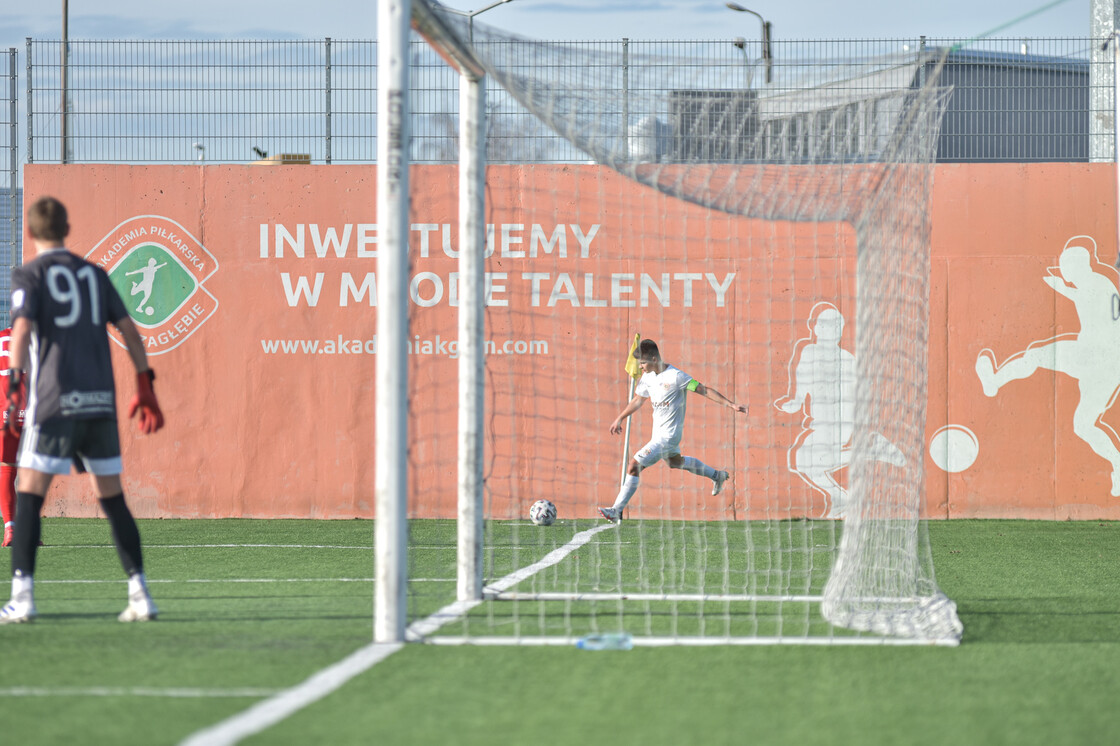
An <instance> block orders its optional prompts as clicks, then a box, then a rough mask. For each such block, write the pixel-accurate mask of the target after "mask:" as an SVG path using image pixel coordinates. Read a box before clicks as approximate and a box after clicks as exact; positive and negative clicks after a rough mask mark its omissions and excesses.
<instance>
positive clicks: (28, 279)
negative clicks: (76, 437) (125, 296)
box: [11, 249, 128, 425]
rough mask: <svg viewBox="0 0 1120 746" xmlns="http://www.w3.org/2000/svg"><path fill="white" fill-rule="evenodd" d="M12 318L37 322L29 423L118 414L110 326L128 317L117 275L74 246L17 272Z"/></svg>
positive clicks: (43, 255)
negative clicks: (116, 283)
mask: <svg viewBox="0 0 1120 746" xmlns="http://www.w3.org/2000/svg"><path fill="white" fill-rule="evenodd" d="M11 313H12V318H24V319H28V320H30V321H31V322H32V331H31V354H30V357H31V382H30V385H29V386H28V402H27V415H26V419H27V421H28V422H33V423H35V424H37V425H38V424H42V423H44V422H46V421H47V420H50V419H52V418H55V417H63V418H68V419H89V418H93V417H116V411H117V410H116V389H115V386H114V384H113V364H112V360H111V358H110V357H109V334H108V332H107V331H106V329H105V325H106V324H107V323H110V322H111V323H116V322H118V321H120V320H121V319H123V318H124V317H125V316H127V315H128V310H127V309H126V308H125V306H124V301H122V300H121V296H120V294H119V293H117V289H116V288H115V287H113V283H112V282H110V280H109V275H108V274H106V272H105V270H103V269H101V268H100V267H98V266H96V265H94V264H91V263H89V262H87V261H86V260H85V259H82V258H81V257H79V256H77V255H76V254H72V253H70V252H69V251H67V250H66V249H53V250H51V251H46V252H42V253H40V254H39V256H37V257H36V258H35V259H34V260H33V261H31V262H28V263H27V264H25V265H23V266H22V267H17V268H15V269H14V270H12V311H11Z"/></svg>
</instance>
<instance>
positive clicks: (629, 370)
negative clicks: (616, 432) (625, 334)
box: [618, 334, 642, 487]
mask: <svg viewBox="0 0 1120 746" xmlns="http://www.w3.org/2000/svg"><path fill="white" fill-rule="evenodd" d="M641 340H642V335H641V334H635V335H634V341H633V342H631V343H630V353H629V354H628V355H627V356H626V366H625V370H626V378H627V379H629V381H630V384H629V391H628V393H627V394H626V402H627V404H628V403H629V402H630V400H631V399H633V398H634V385H635V383H637V381H638V379H639V378H641V376H642V369H641V368H639V367H638V360H637V358H635V357H634V353H635V352H637V351H638V342H640V341H641ZM633 419H634V418H633V417H628V418H626V435H625V437H623V439H622V475H621V476H620V477H619V478H618V485H619V487H621V486H622V483H623V482H625V481H626V464H627V462H628V460H629V458H630V423H631V421H632V420H633Z"/></svg>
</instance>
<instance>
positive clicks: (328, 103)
mask: <svg viewBox="0 0 1120 746" xmlns="http://www.w3.org/2000/svg"><path fill="white" fill-rule="evenodd" d="M326 56H327V71H326V73H327V80H326V88H327V90H326V92H325V93H326V111H327V122H326V126H327V136H326V151H327V163H330V162H331V37H329V36H328V37H327V47H326Z"/></svg>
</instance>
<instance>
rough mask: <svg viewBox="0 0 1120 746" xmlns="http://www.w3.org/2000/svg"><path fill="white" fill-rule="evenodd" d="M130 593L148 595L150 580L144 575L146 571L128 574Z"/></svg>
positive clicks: (132, 594)
mask: <svg viewBox="0 0 1120 746" xmlns="http://www.w3.org/2000/svg"><path fill="white" fill-rule="evenodd" d="M128 595H129V596H139V595H144V596H146V595H148V581H147V578H145V577H144V573H142V572H137V573H133V574H132V575H129V576H128Z"/></svg>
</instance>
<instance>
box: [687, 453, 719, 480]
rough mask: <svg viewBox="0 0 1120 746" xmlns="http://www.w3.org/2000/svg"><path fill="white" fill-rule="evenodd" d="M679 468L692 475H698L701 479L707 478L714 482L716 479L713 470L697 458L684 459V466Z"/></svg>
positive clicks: (688, 457)
mask: <svg viewBox="0 0 1120 746" xmlns="http://www.w3.org/2000/svg"><path fill="white" fill-rule="evenodd" d="M681 468H682V469H684V470H685V471H689V472H692V473H693V474H699V475H700V476H702V477H707V478H708V479H713V480H714V479H715V478H716V470H715V469H713V468H712V467H710V466H708V465H707V464H705V463H704V462H703V461H701V460H700V459H698V458H692V456H685V457H684V464H682V465H681Z"/></svg>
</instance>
